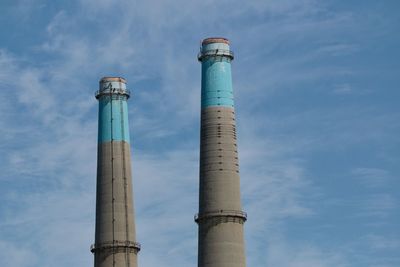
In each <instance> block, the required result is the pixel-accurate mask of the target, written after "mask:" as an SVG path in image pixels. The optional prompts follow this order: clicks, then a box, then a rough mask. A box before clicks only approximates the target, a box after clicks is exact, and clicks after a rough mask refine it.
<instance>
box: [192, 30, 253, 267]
mask: <svg viewBox="0 0 400 267" xmlns="http://www.w3.org/2000/svg"><path fill="white" fill-rule="evenodd" d="M198 60H199V61H200V62H201V130H200V136H201V137H200V198H199V213H198V214H197V215H196V216H195V221H196V222H197V224H198V225H199V243H198V266H199V267H245V266H246V259H245V254H244V250H245V248H244V240H243V224H244V222H245V221H246V217H247V215H246V213H245V212H243V211H242V205H241V200H240V177H239V164H238V151H237V145H236V127H235V110H234V102H233V90H232V75H231V61H232V60H233V53H232V51H231V50H230V48H229V41H228V40H227V39H225V38H207V39H205V40H203V42H202V46H201V49H200V53H199V55H198Z"/></svg>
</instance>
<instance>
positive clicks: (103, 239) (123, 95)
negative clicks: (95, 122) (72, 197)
mask: <svg viewBox="0 0 400 267" xmlns="http://www.w3.org/2000/svg"><path fill="white" fill-rule="evenodd" d="M129 96H130V92H129V90H127V89H126V80H125V79H123V78H120V77H104V78H102V79H101V80H100V89H99V90H98V91H97V92H96V98H97V100H98V101H99V129H98V154H97V155H98V157H97V193H96V234H95V235H96V236H95V243H94V245H92V246H91V251H92V252H93V253H94V266H95V267H137V254H138V252H139V250H140V245H139V243H137V242H136V233H135V220H134V212H133V197H132V175H131V155H130V140H129V124H128V106H127V100H128V98H129Z"/></svg>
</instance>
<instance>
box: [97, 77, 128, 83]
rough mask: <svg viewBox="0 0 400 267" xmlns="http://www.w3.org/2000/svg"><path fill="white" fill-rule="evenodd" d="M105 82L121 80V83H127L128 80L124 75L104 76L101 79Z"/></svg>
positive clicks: (101, 81)
mask: <svg viewBox="0 0 400 267" xmlns="http://www.w3.org/2000/svg"><path fill="white" fill-rule="evenodd" d="M103 82H121V83H126V80H125V79H124V78H122V77H103V78H101V80H100V83H103Z"/></svg>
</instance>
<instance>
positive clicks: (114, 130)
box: [98, 96, 130, 143]
mask: <svg viewBox="0 0 400 267" xmlns="http://www.w3.org/2000/svg"><path fill="white" fill-rule="evenodd" d="M126 100H127V97H126V96H113V97H112V98H111V97H110V96H102V97H101V98H100V99H99V131H98V133H99V135H98V142H99V143H103V142H109V141H125V142H127V143H130V137H129V123H128V104H127V101H126Z"/></svg>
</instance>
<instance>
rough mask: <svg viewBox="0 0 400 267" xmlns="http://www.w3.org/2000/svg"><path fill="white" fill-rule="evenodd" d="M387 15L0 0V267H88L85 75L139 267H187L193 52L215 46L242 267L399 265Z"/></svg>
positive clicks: (89, 129) (224, 0) (313, 4)
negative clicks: (129, 173)
mask: <svg viewBox="0 0 400 267" xmlns="http://www.w3.org/2000/svg"><path fill="white" fill-rule="evenodd" d="M399 10H400V2H399V1H397V0H382V1H372V0H364V1H354V0H350V1H340V0H336V1H333V0H325V1H322V0H279V1H278V0H249V1H238V0H231V1H228V0H219V1H213V0H202V1H183V0H174V1H170V0H147V1H145V0H129V1H128V0H70V1H60V0H1V1H0V11H1V14H2V15H1V16H0V33H1V36H0V101H1V105H0V113H1V118H0V133H1V136H2V138H1V141H0V169H1V170H2V171H1V174H0V203H1V204H0V266H5V267H8V266H10V267H54V266H57V267H71V266H93V255H92V254H91V253H90V251H89V247H90V245H91V244H92V243H93V242H94V225H95V187H96V152H97V151H96V146H97V112H98V110H97V108H98V103H97V100H96V99H95V97H94V92H95V91H96V90H97V89H98V81H99V79H100V78H101V77H103V76H122V77H125V78H126V79H127V80H128V88H129V89H130V90H131V92H132V95H131V98H130V99H129V102H128V105H129V123H130V133H131V148H132V166H133V190H134V205H135V214H136V223H137V225H136V228H137V240H138V241H139V242H140V243H141V244H142V250H141V251H140V253H139V266H141V267H154V266H157V267H167V266H168V267H169V266H176V267H188V266H196V265H197V225H196V224H195V223H194V221H193V216H194V214H195V213H197V211H198V178H199V177H198V168H199V162H198V161H199V126H200V70H201V69H200V64H199V62H198V61H197V58H196V56H197V53H198V51H199V46H200V41H201V40H202V39H203V38H206V37H211V36H222V37H226V38H229V39H230V40H231V48H232V50H233V51H234V53H235V60H234V61H233V63H232V71H233V86H234V94H235V105H236V115H237V124H238V129H237V132H238V147H239V159H240V175H241V189H242V192H241V193H242V202H243V209H244V210H245V211H246V212H247V213H248V221H247V222H246V223H245V226H244V229H245V242H246V256H247V265H248V266H252V267H276V266H285V267H345V266H352V267H397V266H400V254H399V251H400V228H399V225H400V210H399V206H400V193H399V188H400V164H399V163H400V153H399V152H400V141H399V138H398V136H399V131H400V105H399V104H398V103H399V99H400V88H399V84H400V63H399V62H400V61H399V58H400V50H399V47H400V35H399V29H400V13H399V12H398V11H399Z"/></svg>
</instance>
